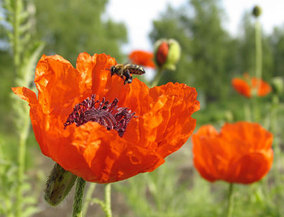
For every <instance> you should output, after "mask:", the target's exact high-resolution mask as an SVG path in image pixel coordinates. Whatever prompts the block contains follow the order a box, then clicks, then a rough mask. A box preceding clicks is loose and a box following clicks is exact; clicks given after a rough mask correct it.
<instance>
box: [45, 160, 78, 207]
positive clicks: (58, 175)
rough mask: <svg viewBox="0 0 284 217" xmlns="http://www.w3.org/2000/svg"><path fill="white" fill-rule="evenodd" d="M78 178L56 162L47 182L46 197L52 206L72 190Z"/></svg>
mask: <svg viewBox="0 0 284 217" xmlns="http://www.w3.org/2000/svg"><path fill="white" fill-rule="evenodd" d="M76 178H77V176H75V175H74V174H72V173H70V172H69V171H66V170H64V169H63V168H62V167H61V166H60V165H59V164H57V163H56V164H55V166H54V168H53V169H52V171H51V174H50V176H49V177H48V180H47V182H46V189H45V195H44V199H45V200H46V201H47V202H48V203H49V204H50V205H52V206H56V205H58V204H59V203H60V202H61V201H62V200H63V199H64V198H65V197H66V196H67V194H68V193H69V192H70V190H71V188H72V187H73V185H74V183H75V181H76Z"/></svg>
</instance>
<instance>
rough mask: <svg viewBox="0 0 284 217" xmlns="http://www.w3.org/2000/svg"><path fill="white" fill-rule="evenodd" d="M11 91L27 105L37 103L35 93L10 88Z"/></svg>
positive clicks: (18, 88)
mask: <svg viewBox="0 0 284 217" xmlns="http://www.w3.org/2000/svg"><path fill="white" fill-rule="evenodd" d="M12 91H13V92H14V93H15V94H16V95H18V96H19V97H21V98H22V99H23V100H25V101H27V102H28V103H29V104H36V103H37V98H36V94H35V92H33V91H32V90H30V89H28V88H26V87H12Z"/></svg>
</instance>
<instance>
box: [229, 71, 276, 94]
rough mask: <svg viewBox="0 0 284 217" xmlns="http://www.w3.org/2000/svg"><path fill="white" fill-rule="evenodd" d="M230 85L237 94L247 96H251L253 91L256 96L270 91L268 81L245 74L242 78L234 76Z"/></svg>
mask: <svg viewBox="0 0 284 217" xmlns="http://www.w3.org/2000/svg"><path fill="white" fill-rule="evenodd" d="M232 85H233V87H234V88H235V90H236V91H237V92H238V93H239V94H241V95H243V96H245V97H247V98H251V97H252V95H253V92H254V91H255V94H257V96H266V95H267V94H269V93H270V92H271V87H270V85H269V84H268V83H266V82H265V81H263V80H261V79H257V78H255V77H252V78H250V77H249V76H248V75H247V74H245V75H244V77H243V78H234V79H233V80H232Z"/></svg>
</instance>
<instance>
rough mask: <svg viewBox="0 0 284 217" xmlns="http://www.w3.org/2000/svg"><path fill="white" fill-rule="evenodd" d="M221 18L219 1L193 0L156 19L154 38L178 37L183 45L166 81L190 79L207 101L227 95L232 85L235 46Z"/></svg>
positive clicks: (152, 37) (188, 80) (185, 80)
mask: <svg viewBox="0 0 284 217" xmlns="http://www.w3.org/2000/svg"><path fill="white" fill-rule="evenodd" d="M221 18H222V11H221V9H220V7H219V5H218V1H216V0H202V1H196V0H192V1H190V2H189V4H186V5H185V6H183V9H181V8H179V9H177V10H174V9H172V8H168V10H167V11H166V12H165V13H164V14H163V15H162V16H161V19H160V20H158V21H155V22H154V28H153V31H152V33H151V35H150V37H151V39H152V41H156V40H157V39H159V38H175V39H176V40H177V41H178V42H179V43H180V45H181V47H182V57H181V61H180V63H179V64H178V66H177V71H176V72H175V73H167V76H166V80H165V81H168V80H173V81H182V82H186V83H189V82H190V85H193V86H195V87H197V90H199V91H201V92H203V93H204V94H205V96H206V98H207V100H213V99H217V98H222V97H223V98H224V97H225V96H226V94H227V93H228V86H227V85H224V84H225V83H229V82H230V78H231V76H230V75H229V72H230V70H232V68H233V66H232V65H233V64H234V62H233V60H234V58H233V55H234V54H235V50H234V48H235V46H234V41H233V40H232V39H231V38H230V37H229V35H228V33H227V32H226V31H225V30H224V29H223V27H222V23H221ZM216 78H218V79H216ZM165 81H164V82H165ZM208 81H210V82H208ZM212 90H214V91H212Z"/></svg>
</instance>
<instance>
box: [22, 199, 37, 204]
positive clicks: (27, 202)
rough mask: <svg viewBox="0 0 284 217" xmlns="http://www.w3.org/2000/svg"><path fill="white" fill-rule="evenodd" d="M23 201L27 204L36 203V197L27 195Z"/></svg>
mask: <svg viewBox="0 0 284 217" xmlns="http://www.w3.org/2000/svg"><path fill="white" fill-rule="evenodd" d="M23 202H24V204H26V205H31V204H35V203H36V199H35V198H34V197H25V200H24V201H23Z"/></svg>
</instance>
